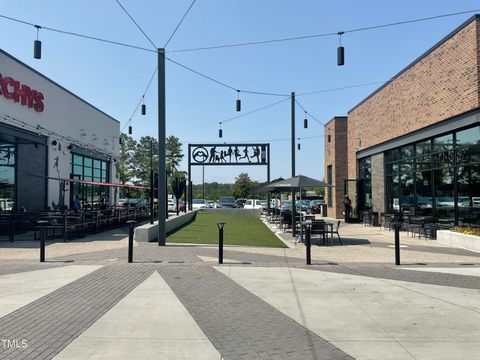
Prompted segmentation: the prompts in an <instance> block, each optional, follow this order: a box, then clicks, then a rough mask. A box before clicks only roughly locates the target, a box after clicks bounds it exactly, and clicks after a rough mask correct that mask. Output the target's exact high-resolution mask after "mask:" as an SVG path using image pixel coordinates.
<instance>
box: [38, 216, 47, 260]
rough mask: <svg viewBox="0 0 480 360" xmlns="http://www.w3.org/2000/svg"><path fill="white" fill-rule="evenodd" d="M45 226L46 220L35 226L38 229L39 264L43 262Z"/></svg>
mask: <svg viewBox="0 0 480 360" xmlns="http://www.w3.org/2000/svg"><path fill="white" fill-rule="evenodd" d="M47 224H48V221H47V220H39V221H37V225H38V227H39V228H40V262H45V225H47Z"/></svg>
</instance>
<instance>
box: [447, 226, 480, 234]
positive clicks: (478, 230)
mask: <svg viewBox="0 0 480 360" xmlns="http://www.w3.org/2000/svg"><path fill="white" fill-rule="evenodd" d="M453 231H456V232H459V233H462V234H466V235H475V236H480V227H473V226H455V227H454V228H453Z"/></svg>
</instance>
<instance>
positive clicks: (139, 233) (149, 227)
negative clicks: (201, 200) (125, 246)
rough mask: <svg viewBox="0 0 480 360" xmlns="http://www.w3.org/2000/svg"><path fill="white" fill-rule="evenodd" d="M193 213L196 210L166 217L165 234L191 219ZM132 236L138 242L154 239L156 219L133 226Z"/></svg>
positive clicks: (193, 215) (156, 235)
mask: <svg viewBox="0 0 480 360" xmlns="http://www.w3.org/2000/svg"><path fill="white" fill-rule="evenodd" d="M195 214H196V211H191V212H188V213H186V214H183V215H179V216H177V217H174V218H171V219H168V220H167V223H166V225H165V226H166V232H167V234H168V233H170V232H172V231H174V230H175V229H178V228H179V227H181V226H183V225H185V224H187V223H189V222H190V221H192V220H193V218H194V217H195ZM133 238H134V240H135V241H138V242H150V241H156V240H157V238H158V221H155V222H154V223H153V224H145V225H142V226H137V227H136V228H135V234H134V236H133Z"/></svg>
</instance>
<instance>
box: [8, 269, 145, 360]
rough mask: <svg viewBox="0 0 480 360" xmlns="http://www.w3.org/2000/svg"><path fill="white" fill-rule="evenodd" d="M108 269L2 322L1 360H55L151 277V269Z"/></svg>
mask: <svg viewBox="0 0 480 360" xmlns="http://www.w3.org/2000/svg"><path fill="white" fill-rule="evenodd" d="M133 266H134V267H135V269H134V271H132V266H130V267H129V266H127V265H117V266H105V267H103V268H101V269H99V270H97V271H95V272H93V273H91V274H89V275H87V276H84V277H82V278H80V279H79V280H76V281H74V282H72V283H70V284H68V285H66V286H64V287H62V288H60V289H58V290H56V291H53V292H51V293H50V294H48V295H46V296H44V297H42V298H40V299H38V300H36V301H34V302H31V303H30V304H28V305H26V306H24V307H22V308H20V309H18V310H17V311H14V312H12V313H10V314H8V315H6V316H4V317H2V318H1V319H0V338H1V339H9V340H17V341H19V342H20V343H21V341H22V340H25V341H26V344H27V345H28V346H26V347H25V348H22V347H20V348H18V347H8V346H7V347H5V346H1V347H0V359H2V360H10V359H19V360H20V359H22V360H23V359H39V360H41V359H52V358H53V357H54V356H55V355H56V354H58V353H59V352H60V351H61V350H62V349H64V348H65V347H66V346H67V345H68V344H69V343H70V342H72V341H73V340H74V339H75V338H77V337H78V336H79V335H80V334H81V333H82V332H83V331H85V329H87V328H88V327H89V326H90V325H92V324H93V323H95V321H97V320H98V319H99V318H100V317H101V316H102V315H103V314H105V313H106V312H107V311H108V310H109V309H110V308H112V307H113V306H114V305H115V304H116V303H117V302H118V301H119V300H120V299H122V298H123V297H124V296H125V295H126V294H128V293H129V292H130V291H131V290H133V289H134V288H135V287H136V286H137V285H138V284H140V283H141V282H142V281H143V280H145V279H146V278H147V277H148V275H150V274H151V273H152V271H153V269H152V268H151V267H149V266H141V265H133Z"/></svg>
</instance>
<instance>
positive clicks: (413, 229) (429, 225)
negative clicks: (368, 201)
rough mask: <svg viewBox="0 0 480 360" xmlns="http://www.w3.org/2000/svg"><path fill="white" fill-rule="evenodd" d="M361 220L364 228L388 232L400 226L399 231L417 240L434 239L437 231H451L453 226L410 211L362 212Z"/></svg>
mask: <svg viewBox="0 0 480 360" xmlns="http://www.w3.org/2000/svg"><path fill="white" fill-rule="evenodd" d="M361 220H362V222H363V225H364V226H379V227H380V228H381V229H384V230H389V231H390V230H393V229H394V224H400V230H401V231H405V232H406V234H407V235H408V236H411V237H418V238H419V239H422V238H423V239H436V237H437V230H451V229H452V228H453V227H454V226H455V224H454V222H453V220H451V219H435V218H434V217H432V216H419V215H415V214H414V213H413V212H410V211H404V212H402V213H399V212H395V213H383V212H381V213H379V212H375V211H362V213H361Z"/></svg>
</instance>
